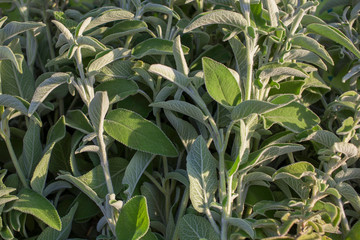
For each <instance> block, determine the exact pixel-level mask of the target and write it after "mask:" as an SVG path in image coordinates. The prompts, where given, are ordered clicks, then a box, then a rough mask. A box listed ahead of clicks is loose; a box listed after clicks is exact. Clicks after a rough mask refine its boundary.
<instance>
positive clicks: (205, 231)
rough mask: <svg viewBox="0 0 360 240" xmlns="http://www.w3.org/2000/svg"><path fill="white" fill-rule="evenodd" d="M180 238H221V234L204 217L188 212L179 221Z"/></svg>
mask: <svg viewBox="0 0 360 240" xmlns="http://www.w3.org/2000/svg"><path fill="white" fill-rule="evenodd" d="M179 236H180V240H199V239H207V240H220V236H219V235H218V234H217V233H216V232H215V230H214V229H213V228H212V226H211V224H210V223H209V222H208V221H207V220H206V219H205V218H203V217H200V216H196V215H194V214H186V215H185V216H183V217H182V218H181V219H180V222H179Z"/></svg>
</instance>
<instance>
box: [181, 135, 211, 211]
mask: <svg viewBox="0 0 360 240" xmlns="http://www.w3.org/2000/svg"><path fill="white" fill-rule="evenodd" d="M186 161H187V163H186V168H187V172H188V175H189V180H190V199H191V203H192V205H193V207H194V208H195V209H196V210H197V211H198V212H201V213H203V212H205V210H206V209H209V208H210V204H211V202H212V201H213V198H214V194H215V192H216V189H217V185H218V180H217V175H216V160H215V159H214V157H213V156H212V155H211V153H210V151H209V150H208V148H207V145H206V142H205V140H204V139H203V138H202V137H201V136H199V137H198V138H197V139H196V140H195V142H194V143H193V144H192V146H191V150H190V152H189V154H188V156H187V158H186Z"/></svg>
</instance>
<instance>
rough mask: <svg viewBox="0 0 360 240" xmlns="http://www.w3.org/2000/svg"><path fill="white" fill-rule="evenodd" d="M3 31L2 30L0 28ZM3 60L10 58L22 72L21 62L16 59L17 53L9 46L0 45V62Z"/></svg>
mask: <svg viewBox="0 0 360 240" xmlns="http://www.w3.org/2000/svg"><path fill="white" fill-rule="evenodd" d="M0 31H1V30H0ZM2 60H10V61H11V62H12V64H13V65H14V66H15V67H16V69H17V70H18V71H19V72H20V73H22V66H21V62H20V63H19V62H18V60H17V59H16V56H15V54H14V53H13V51H12V50H11V49H10V48H9V47H8V46H0V62H1V61H2Z"/></svg>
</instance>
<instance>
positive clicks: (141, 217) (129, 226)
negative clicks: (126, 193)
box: [116, 196, 150, 240]
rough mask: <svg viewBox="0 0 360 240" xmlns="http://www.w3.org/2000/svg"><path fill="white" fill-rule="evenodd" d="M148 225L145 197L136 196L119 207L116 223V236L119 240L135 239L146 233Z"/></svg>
mask: <svg viewBox="0 0 360 240" xmlns="http://www.w3.org/2000/svg"><path fill="white" fill-rule="evenodd" d="M149 227H150V219H149V215H148V209H147V203H146V198H145V197H144V196H136V197H133V198H132V199H130V200H129V201H128V202H127V203H126V204H125V205H124V206H123V208H122V209H121V212H120V214H119V218H118V219H117V223H116V237H117V239H119V240H129V239H132V240H137V239H140V238H141V237H143V236H144V235H145V234H146V232H147V231H148V229H149Z"/></svg>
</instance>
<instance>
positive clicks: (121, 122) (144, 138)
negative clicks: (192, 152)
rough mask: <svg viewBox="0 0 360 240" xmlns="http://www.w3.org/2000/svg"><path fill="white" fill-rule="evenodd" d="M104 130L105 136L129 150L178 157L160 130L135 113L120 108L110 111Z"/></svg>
mask: <svg viewBox="0 0 360 240" xmlns="http://www.w3.org/2000/svg"><path fill="white" fill-rule="evenodd" d="M104 128H105V131H106V133H107V134H109V135H110V136H111V137H113V138H114V139H116V140H117V141H119V142H121V143H122V144H124V145H126V146H128V147H130V148H133V149H136V150H139V151H143V152H148V153H152V154H157V155H163V156H168V157H175V156H177V155H178V153H177V150H176V148H175V147H174V145H173V144H172V143H171V141H170V140H169V139H168V137H167V136H166V135H165V134H164V133H163V132H162V131H161V129H159V128H158V127H157V126H156V125H155V124H153V123H152V122H150V121H148V120H146V119H144V118H143V117H141V116H140V115H139V114H137V113H135V112H132V111H129V110H126V109H121V108H120V109H116V110H113V111H110V112H109V113H108V115H107V116H106V119H105V122H104Z"/></svg>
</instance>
